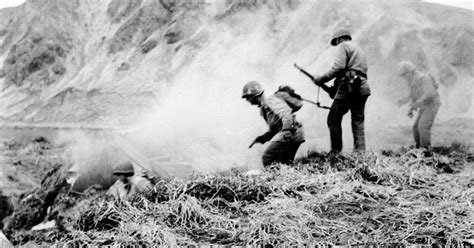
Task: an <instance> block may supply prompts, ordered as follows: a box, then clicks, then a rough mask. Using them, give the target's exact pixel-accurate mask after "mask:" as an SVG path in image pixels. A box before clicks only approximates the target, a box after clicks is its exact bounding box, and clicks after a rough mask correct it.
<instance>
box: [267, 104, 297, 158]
mask: <svg viewBox="0 0 474 248" xmlns="http://www.w3.org/2000/svg"><path fill="white" fill-rule="evenodd" d="M260 114H261V116H262V117H263V119H265V121H266V122H267V124H268V127H269V129H268V131H267V132H266V133H265V134H263V135H262V136H261V137H263V141H264V142H266V141H269V140H271V142H270V145H269V146H268V147H267V149H266V150H265V152H264V153H263V156H262V162H263V165H264V166H268V165H270V164H272V163H273V162H281V163H289V162H292V161H293V159H294V157H295V154H296V152H297V150H298V148H299V146H300V145H301V143H303V142H304V132H303V127H302V125H301V124H300V123H298V122H296V121H295V116H294V115H293V114H292V109H291V108H290V107H289V106H288V104H287V103H286V102H285V101H284V100H282V99H281V98H279V97H277V96H275V95H272V96H268V97H263V98H262V103H261V105H260ZM264 142H263V143H264Z"/></svg>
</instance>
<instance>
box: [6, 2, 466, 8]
mask: <svg viewBox="0 0 474 248" xmlns="http://www.w3.org/2000/svg"><path fill="white" fill-rule="evenodd" d="M64 1H67V0H64ZM423 1H425V2H433V3H440V4H446V5H451V6H456V7H460V8H465V9H470V10H474V0H423ZM24 2H25V0H0V9H1V8H5V7H12V6H17V5H20V4H22V3H24Z"/></svg>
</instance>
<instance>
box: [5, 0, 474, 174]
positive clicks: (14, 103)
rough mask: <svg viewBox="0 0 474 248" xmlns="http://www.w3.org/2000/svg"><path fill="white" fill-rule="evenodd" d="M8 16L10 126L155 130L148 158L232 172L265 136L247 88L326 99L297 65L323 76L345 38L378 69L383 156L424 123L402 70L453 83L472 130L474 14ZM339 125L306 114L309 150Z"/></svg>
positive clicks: (347, 7)
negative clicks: (230, 165)
mask: <svg viewBox="0 0 474 248" xmlns="http://www.w3.org/2000/svg"><path fill="white" fill-rule="evenodd" d="M0 17H1V18H0V65H1V72H0V85H1V86H2V87H1V92H0V95H1V99H2V101H1V103H0V118H1V120H2V121H4V122H12V121H28V122H60V123H72V122H80V123H88V124H110V125H115V124H121V125H132V124H135V125H137V124H138V125H140V126H141V127H140V128H141V130H147V129H148V131H146V132H142V133H138V134H136V135H134V137H139V138H137V139H139V141H140V142H138V143H139V144H140V145H141V146H142V149H144V150H147V149H148V150H150V147H154V150H166V152H165V154H167V155H168V154H171V155H172V156H175V157H183V159H185V158H186V157H192V158H193V159H194V160H195V161H201V162H202V163H209V157H212V159H213V162H212V163H213V164H217V165H218V164H220V163H221V162H222V161H224V160H225V161H227V160H228V159H229V158H231V157H232V156H234V155H233V154H237V155H235V156H242V154H248V151H245V150H244V148H246V147H247V145H248V144H247V142H249V140H251V139H252V138H253V137H254V135H257V134H258V133H260V132H263V130H264V129H265V126H264V123H263V122H262V120H260V119H259V116H258V114H257V113H256V111H255V109H254V108H252V107H250V106H248V104H246V103H245V102H243V101H242V100H241V98H240V95H239V94H240V91H241V87H242V85H243V84H244V83H245V82H246V81H248V80H253V79H256V80H259V81H261V82H262V83H263V85H264V87H265V88H266V89H267V91H268V92H272V91H273V90H275V89H276V88H277V86H278V85H279V84H283V83H285V84H291V85H292V86H293V87H294V88H296V90H297V91H298V92H301V93H302V94H303V96H305V97H307V98H311V99H315V98H316V92H317V91H316V88H315V87H314V86H313V85H312V84H311V83H310V82H309V80H308V79H307V78H305V76H303V75H301V74H300V73H298V72H297V71H296V70H295V69H294V68H293V66H292V65H293V63H294V62H297V63H298V64H300V65H301V66H303V67H304V68H306V69H307V70H308V71H310V72H312V73H321V72H323V71H324V70H325V68H327V67H329V66H330V63H331V53H332V51H333V50H332V49H331V48H330V47H329V46H328V41H329V39H330V35H331V33H332V32H333V30H334V29H335V28H337V27H340V26H346V27H348V28H350V29H351V30H352V31H353V34H354V35H353V36H354V37H353V38H354V40H355V41H356V42H357V43H359V44H360V45H361V46H362V47H363V49H364V50H365V51H366V52H367V54H368V58H369V67H370V71H369V84H370V85H371V87H372V90H373V95H372V97H371V98H370V100H369V103H368V105H367V113H368V115H367V126H368V127H374V128H373V129H371V130H369V131H368V136H369V138H368V139H369V144H372V145H373V146H378V144H377V141H376V140H375V138H376V137H379V136H380V134H383V133H379V132H378V131H377V133H376V132H375V131H372V130H379V131H380V132H383V131H384V130H385V127H386V126H387V125H393V124H394V123H395V124H396V123H405V124H408V123H410V122H411V121H410V120H408V119H407V118H406V117H405V109H404V108H399V107H397V106H396V105H395V103H396V102H397V100H399V99H400V98H402V96H403V94H406V92H407V89H406V85H405V83H404V82H403V80H402V79H401V78H400V77H398V76H396V73H395V72H396V67H397V64H398V63H399V62H400V61H401V60H406V59H409V60H412V61H414V62H415V63H416V64H417V65H418V66H420V67H421V68H423V69H426V70H429V71H430V72H432V73H433V75H434V76H435V77H436V79H437V80H438V82H439V83H440V85H441V86H440V93H441V95H442V100H443V107H442V108H441V110H440V115H439V117H440V120H443V119H444V120H447V119H449V118H452V117H468V118H472V111H473V104H472V95H473V91H472V80H473V77H474V75H473V70H472V68H473V67H472V66H473V51H472V49H473V47H474V46H473V43H474V39H473V38H474V28H473V27H472V25H471V24H472V18H473V13H472V11H467V10H462V9H457V8H451V7H444V6H438V5H433V4H427V3H420V2H418V1H399V2H397V1H322V0H321V1H317V0H315V1H309V2H307V1H297V0H288V1H264V0H258V1H192V2H185V1H183V2H180V1H166V0H160V1H155V0H139V1H136V0H109V1H93V0H68V1H65V0H48V1H40V0H27V2H26V3H25V4H23V5H22V6H19V7H15V8H6V9H1V10H0ZM321 100H322V101H323V102H324V103H328V102H329V99H328V98H327V97H325V96H321ZM325 116H326V112H324V111H322V110H320V109H317V108H313V107H311V106H307V107H305V108H303V109H302V110H301V111H300V112H299V118H301V119H303V121H304V123H306V124H305V125H306V126H307V141H308V142H307V143H306V144H308V145H307V146H319V148H320V146H321V145H320V143H321V142H324V143H327V140H328V138H327V136H328V135H327V130H326V128H325V127H324V126H325V121H324V120H325ZM255 123H259V124H260V125H257V124H255ZM387 123H390V124H387ZM345 125H347V123H346V124H345ZM377 128H378V129H377ZM370 132H373V133H370ZM345 135H350V134H345ZM235 137H242V138H241V139H238V140H236V139H235ZM373 137H375V138H373ZM150 139H154V140H159V141H157V142H151V141H149V140H150ZM409 139H410V138H409V135H408V138H407V140H409ZM157 143H158V144H157ZM315 144H316V145H315ZM236 147H244V148H242V149H241V150H239V151H235V149H237V148H236ZM257 149H258V148H257ZM307 149H309V148H305V149H303V150H304V151H305V150H307ZM237 150H238V149H237ZM258 152H259V151H257V153H258ZM260 152H261V151H260ZM151 153H153V155H154V156H158V155H157V154H156V152H153V151H152V152H151ZM212 154H219V155H218V156H217V155H216V156H212ZM209 155H211V156H209ZM245 156H248V157H252V158H253V157H255V156H253V155H245ZM220 157H223V158H220ZM214 160H215V161H214Z"/></svg>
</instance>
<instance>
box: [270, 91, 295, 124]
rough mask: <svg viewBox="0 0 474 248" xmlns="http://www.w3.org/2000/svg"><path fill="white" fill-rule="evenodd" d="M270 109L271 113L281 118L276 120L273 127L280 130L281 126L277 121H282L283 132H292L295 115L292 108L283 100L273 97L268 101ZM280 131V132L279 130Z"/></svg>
mask: <svg viewBox="0 0 474 248" xmlns="http://www.w3.org/2000/svg"><path fill="white" fill-rule="evenodd" d="M268 107H269V108H270V109H271V111H272V112H273V113H274V114H275V115H277V116H278V117H279V118H276V120H274V122H275V123H273V125H272V126H274V128H278V129H280V128H279V126H280V124H279V123H276V122H278V120H277V119H279V120H281V130H291V128H292V126H293V118H294V117H293V115H292V113H291V108H290V106H288V104H286V103H285V102H284V101H283V100H282V99H279V98H277V97H272V98H269V100H268ZM278 131H280V130H278Z"/></svg>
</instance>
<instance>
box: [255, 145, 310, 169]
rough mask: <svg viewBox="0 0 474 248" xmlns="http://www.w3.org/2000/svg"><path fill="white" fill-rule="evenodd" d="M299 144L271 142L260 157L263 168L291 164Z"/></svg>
mask: <svg viewBox="0 0 474 248" xmlns="http://www.w3.org/2000/svg"><path fill="white" fill-rule="evenodd" d="M300 145H301V142H285V141H272V142H271V143H270V145H269V146H268V147H267V149H266V150H265V152H264V153H263V156H262V162H263V165H264V166H268V165H271V164H272V163H275V162H278V163H284V164H287V163H291V162H293V159H294V158H295V155H296V151H298V148H299V147H300Z"/></svg>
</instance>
